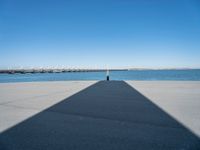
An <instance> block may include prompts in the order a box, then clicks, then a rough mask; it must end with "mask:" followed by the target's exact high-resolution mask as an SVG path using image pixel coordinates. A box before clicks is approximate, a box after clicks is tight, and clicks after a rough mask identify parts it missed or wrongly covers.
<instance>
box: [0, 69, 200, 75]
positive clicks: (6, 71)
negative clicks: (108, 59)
mask: <svg viewBox="0 0 200 150" xmlns="http://www.w3.org/2000/svg"><path fill="white" fill-rule="evenodd" d="M106 70H107V69H0V74H17V73H20V74H26V73H65V72H104V71H106ZM109 70H110V71H148V70H150V71H151V70H152V71H154V70H155V71H157V70H158V71H159V70H169V71H170V70H172V71H173V70H180V71H181V70H200V68H160V69H159V68H155V69H153V68H129V69H109Z"/></svg>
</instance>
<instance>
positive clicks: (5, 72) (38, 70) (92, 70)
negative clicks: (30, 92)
mask: <svg viewBox="0 0 200 150" xmlns="http://www.w3.org/2000/svg"><path fill="white" fill-rule="evenodd" d="M105 71H106V80H110V79H109V78H110V77H109V71H128V69H109V70H108V69H0V74H3V73H4V74H16V73H20V74H27V73H63V72H105Z"/></svg>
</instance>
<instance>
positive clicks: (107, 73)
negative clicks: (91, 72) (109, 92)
mask: <svg viewBox="0 0 200 150" xmlns="http://www.w3.org/2000/svg"><path fill="white" fill-rule="evenodd" d="M106 80H107V81H109V70H107V71H106Z"/></svg>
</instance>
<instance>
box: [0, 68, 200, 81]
mask: <svg viewBox="0 0 200 150" xmlns="http://www.w3.org/2000/svg"><path fill="white" fill-rule="evenodd" d="M109 77H110V80H140V81H157V80H161V81H200V69H186V70H130V71H110V74H109ZM105 79H106V72H65V73H34V74H31V73H27V74H0V83H10V82H36V81H73V80H105Z"/></svg>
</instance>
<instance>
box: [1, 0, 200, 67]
mask: <svg viewBox="0 0 200 150" xmlns="http://www.w3.org/2000/svg"><path fill="white" fill-rule="evenodd" d="M106 65H107V66H108V67H119V66H121V67H123V66H133V67H200V1H199V0H0V68H7V67H19V66H24V67H34V66H36V67H37V66H69V67H73V66H76V67H79V66H80V67H96V66H106Z"/></svg>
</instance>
